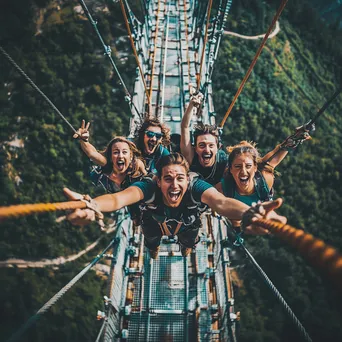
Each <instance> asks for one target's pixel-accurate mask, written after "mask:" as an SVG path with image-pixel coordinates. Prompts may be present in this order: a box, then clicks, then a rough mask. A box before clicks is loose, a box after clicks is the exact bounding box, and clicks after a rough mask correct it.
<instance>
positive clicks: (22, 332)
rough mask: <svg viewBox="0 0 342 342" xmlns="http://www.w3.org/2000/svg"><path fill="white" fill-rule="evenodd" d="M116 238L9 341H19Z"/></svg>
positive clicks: (96, 261) (101, 255) (95, 262)
mask: <svg viewBox="0 0 342 342" xmlns="http://www.w3.org/2000/svg"><path fill="white" fill-rule="evenodd" d="M115 241H116V240H115V239H113V240H112V241H111V242H110V244H109V245H108V246H107V247H106V248H105V249H104V250H103V251H102V252H101V254H99V255H98V256H97V257H96V258H95V259H94V260H93V261H92V262H91V263H90V264H88V265H87V266H86V267H85V268H84V269H83V270H82V271H81V272H80V273H79V274H77V275H76V276H75V277H74V278H73V279H72V280H70V282H69V283H68V284H67V285H65V286H64V287H63V288H62V289H61V290H60V291H59V292H57V293H56V294H55V295H54V296H53V297H52V298H51V299H50V300H49V301H48V302H46V303H45V304H44V305H43V306H42V307H41V308H40V309H39V310H38V311H37V312H36V313H35V314H34V315H33V316H31V317H30V319H29V320H28V321H27V322H26V323H25V324H24V325H23V326H22V327H21V328H20V329H19V330H18V331H17V332H16V333H15V334H13V335H12V336H11V337H10V339H9V340H8V341H7V342H13V341H18V340H19V339H20V338H21V337H22V335H23V334H24V333H25V332H26V330H27V329H28V328H30V327H31V326H32V325H33V324H34V323H35V322H36V321H37V320H38V319H39V318H40V316H41V315H43V314H44V313H46V312H47V311H48V310H49V309H50V308H51V306H52V305H54V304H55V303H56V302H57V301H58V300H59V299H60V298H61V297H62V296H63V295H64V294H65V293H66V292H67V291H68V290H69V289H70V288H71V287H72V286H74V285H75V284H76V283H77V282H78V281H79V280H80V279H81V278H82V277H83V276H84V275H85V274H86V273H87V272H88V271H89V270H90V269H91V268H92V267H93V266H94V265H95V264H97V263H98V261H99V260H100V259H101V258H102V257H103V255H104V254H105V253H106V252H107V250H108V249H109V248H110V247H111V246H112V244H113V243H114V242H115Z"/></svg>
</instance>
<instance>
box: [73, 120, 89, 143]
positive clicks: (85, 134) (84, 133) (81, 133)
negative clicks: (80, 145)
mask: <svg viewBox="0 0 342 342" xmlns="http://www.w3.org/2000/svg"><path fill="white" fill-rule="evenodd" d="M89 126H90V122H88V123H87V124H86V123H85V120H82V124H81V127H80V128H79V129H78V130H77V132H76V133H75V134H74V135H73V138H75V139H77V138H80V139H82V140H83V141H89Z"/></svg>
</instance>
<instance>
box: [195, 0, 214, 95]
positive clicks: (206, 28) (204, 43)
mask: <svg viewBox="0 0 342 342" xmlns="http://www.w3.org/2000/svg"><path fill="white" fill-rule="evenodd" d="M212 4H213V0H210V1H209V3H208V10H207V24H206V26H205V35H204V41H203V50H202V56H201V63H200V71H199V74H198V75H197V91H199V90H200V85H201V75H202V67H203V60H204V53H205V47H206V45H207V41H208V28H209V22H210V13H211V7H212Z"/></svg>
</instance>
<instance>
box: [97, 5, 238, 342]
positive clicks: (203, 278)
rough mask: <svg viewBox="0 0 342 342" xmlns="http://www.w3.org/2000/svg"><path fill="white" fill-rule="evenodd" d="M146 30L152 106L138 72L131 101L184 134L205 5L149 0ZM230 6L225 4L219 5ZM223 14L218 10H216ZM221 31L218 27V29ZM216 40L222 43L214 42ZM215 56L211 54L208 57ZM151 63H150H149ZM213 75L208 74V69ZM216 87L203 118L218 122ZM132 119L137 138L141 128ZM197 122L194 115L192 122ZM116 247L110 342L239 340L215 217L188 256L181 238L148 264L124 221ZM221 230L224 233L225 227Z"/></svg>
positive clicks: (144, 54)
mask: <svg viewBox="0 0 342 342" xmlns="http://www.w3.org/2000/svg"><path fill="white" fill-rule="evenodd" d="M142 3H143V4H145V5H146V7H145V10H146V11H145V12H146V16H145V20H146V23H145V24H144V25H141V26H139V32H140V34H139V35H138V38H137V39H136V45H137V47H139V49H138V50H139V51H140V56H139V58H140V61H141V65H142V68H143V72H144V74H145V75H146V84H147V88H148V89H147V92H148V93H149V94H150V95H151V97H150V98H151V103H150V104H149V105H148V103H147V101H146V98H145V94H146V92H145V90H144V86H143V82H142V80H141V79H140V75H139V74H138V76H137V78H136V81H135V86H134V95H133V102H134V104H135V105H136V107H137V108H140V109H141V112H142V113H144V112H145V111H146V110H148V111H149V112H150V114H151V115H152V116H156V117H158V118H159V119H160V120H162V121H165V122H167V124H168V125H169V126H170V128H171V133H178V134H179V133H180V122H181V119H182V116H183V113H184V109H185V107H186V104H187V103H188V101H189V99H190V87H189V85H191V84H192V85H194V86H196V76H198V73H199V70H200V67H199V59H200V55H201V53H202V49H203V37H204V31H205V20H204V19H203V18H204V17H205V13H206V10H207V7H206V6H207V1H204V0H169V1H166V0H153V1H148V0H146V1H143V2H142ZM228 3H229V6H230V1H221V2H220V6H222V8H221V11H222V10H223V8H224V5H225V4H226V5H227V4H228ZM218 13H220V12H218ZM218 29H219V27H218ZM211 37H212V40H211V41H210V42H211V45H210V49H207V50H208V51H207V52H206V55H205V63H204V65H203V68H202V76H201V87H202V86H203V85H204V83H203V82H204V81H205V80H206V81H208V79H207V75H208V73H210V70H209V69H210V67H212V63H211V62H210V58H211V57H210V56H211V55H212V52H213V51H214V50H215V49H214V47H213V46H214V44H215V41H214V39H213V38H215V32H214V29H213V32H212V35H211ZM216 41H217V40H216ZM209 51H210V53H209ZM144 62H145V63H144ZM208 70H209V71H208ZM211 93H212V90H211V83H210V82H206V102H205V106H204V108H203V112H202V117H201V120H202V121H203V122H205V123H208V122H210V123H214V121H215V118H214V116H215V113H214V108H213V104H212V96H211ZM139 120H140V119H139V117H138V115H137V116H135V117H133V118H132V120H131V135H132V134H133V132H134V128H135V126H136V124H137V123H139ZM197 120H199V118H198V117H197V116H194V117H193V124H194V123H196V122H197ZM123 226H124V227H123V229H122V230H121V233H119V234H117V237H118V241H117V244H116V245H115V248H114V250H113V261H112V272H111V282H110V285H109V294H110V299H111V302H110V303H109V304H107V308H106V316H107V321H106V325H105V329H104V333H103V335H102V338H103V340H104V341H122V340H127V341H134V342H136V341H144V342H146V341H147V342H148V341H179V342H186V341H236V338H235V322H234V320H232V319H231V313H234V306H233V304H234V301H233V288H232V284H231V279H230V268H229V265H230V262H229V251H228V249H227V248H223V246H222V244H221V241H222V240H224V239H225V238H226V235H225V234H224V228H225V227H224V226H223V224H221V223H220V221H219V220H218V219H217V218H214V217H212V216H211V213H210V212H208V213H205V214H203V217H202V228H201V230H200V242H199V243H198V245H197V247H196V250H195V251H194V252H193V253H192V254H191V255H190V256H188V257H187V258H183V257H182V256H181V253H180V251H179V245H177V244H176V241H174V240H171V239H169V238H167V237H164V239H163V240H162V245H161V250H160V253H159V257H158V258H157V259H156V260H153V259H150V257H149V254H148V253H147V252H146V251H145V250H144V247H143V236H142V234H141V231H140V229H139V227H133V226H132V224H131V222H130V221H127V220H126V221H125V222H124V225H123ZM220 227H221V228H222V229H220Z"/></svg>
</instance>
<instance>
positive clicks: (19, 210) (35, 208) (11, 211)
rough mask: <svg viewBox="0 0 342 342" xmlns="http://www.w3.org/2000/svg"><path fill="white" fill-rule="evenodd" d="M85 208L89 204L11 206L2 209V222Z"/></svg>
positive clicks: (78, 202)
mask: <svg viewBox="0 0 342 342" xmlns="http://www.w3.org/2000/svg"><path fill="white" fill-rule="evenodd" d="M85 208H87V204H86V203H85V202H81V201H70V202H60V203H36V204H19V205H10V206H8V207H0V221H1V220H4V219H7V218H11V217H18V216H27V215H31V214H40V213H45V212H52V211H58V210H74V209H85Z"/></svg>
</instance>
